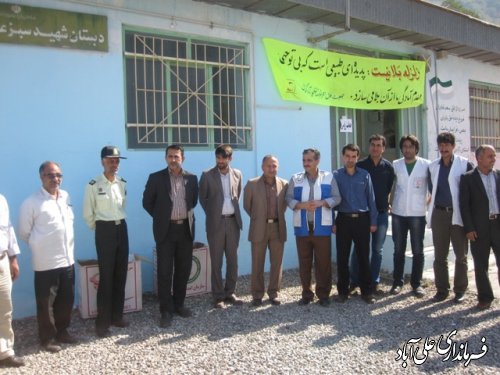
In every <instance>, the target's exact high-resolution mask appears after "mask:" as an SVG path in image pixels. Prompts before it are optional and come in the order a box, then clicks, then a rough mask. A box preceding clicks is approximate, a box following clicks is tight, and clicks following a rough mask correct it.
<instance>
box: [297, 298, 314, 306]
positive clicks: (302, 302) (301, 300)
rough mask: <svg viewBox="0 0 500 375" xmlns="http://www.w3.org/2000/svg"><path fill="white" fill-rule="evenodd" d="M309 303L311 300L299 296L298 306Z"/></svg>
mask: <svg viewBox="0 0 500 375" xmlns="http://www.w3.org/2000/svg"><path fill="white" fill-rule="evenodd" d="M310 303H311V300H310V299H309V298H301V299H299V302H298V304H299V306H305V305H309V304H310Z"/></svg>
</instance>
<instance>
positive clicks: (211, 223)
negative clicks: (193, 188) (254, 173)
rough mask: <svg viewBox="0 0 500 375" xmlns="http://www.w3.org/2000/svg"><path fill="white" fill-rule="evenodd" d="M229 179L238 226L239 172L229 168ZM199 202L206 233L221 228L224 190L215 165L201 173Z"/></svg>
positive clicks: (239, 225)
mask: <svg viewBox="0 0 500 375" xmlns="http://www.w3.org/2000/svg"><path fill="white" fill-rule="evenodd" d="M228 173H229V178H230V181H231V201H232V202H233V206H234V215H235V219H236V222H237V223H238V227H239V228H240V230H241V228H242V227H243V225H242V223H241V213H240V205H239V199H240V194H241V180H242V177H241V172H240V171H239V170H237V169H233V168H231V167H230V168H229V172H228ZM200 204H201V207H203V210H204V211H205V216H206V229H207V233H215V232H217V231H219V230H220V229H221V228H222V224H223V222H222V205H223V204H224V191H223V190H222V182H221V180H220V172H219V169H218V168H217V166H215V167H213V168H212V169H209V170H208V171H205V172H203V173H202V175H201V178H200Z"/></svg>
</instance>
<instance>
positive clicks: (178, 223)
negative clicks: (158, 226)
mask: <svg viewBox="0 0 500 375" xmlns="http://www.w3.org/2000/svg"><path fill="white" fill-rule="evenodd" d="M186 221H187V219H181V220H170V224H175V225H182V224H184V223H185V222H186Z"/></svg>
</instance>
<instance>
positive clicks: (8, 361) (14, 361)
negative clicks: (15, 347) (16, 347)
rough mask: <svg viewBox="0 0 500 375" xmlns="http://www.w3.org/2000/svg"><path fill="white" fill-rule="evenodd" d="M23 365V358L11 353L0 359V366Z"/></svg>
mask: <svg viewBox="0 0 500 375" xmlns="http://www.w3.org/2000/svg"><path fill="white" fill-rule="evenodd" d="M24 365H25V363H24V360H23V359H22V358H19V357H16V356H15V355H11V356H10V357H7V358H4V359H2V360H1V361H0V367H21V366H24Z"/></svg>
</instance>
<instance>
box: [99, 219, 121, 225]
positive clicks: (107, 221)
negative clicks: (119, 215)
mask: <svg viewBox="0 0 500 375" xmlns="http://www.w3.org/2000/svg"><path fill="white" fill-rule="evenodd" d="M99 222H100V223H106V224H108V223H113V224H115V225H121V224H123V223H124V222H125V219H121V220H96V223H99Z"/></svg>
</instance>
